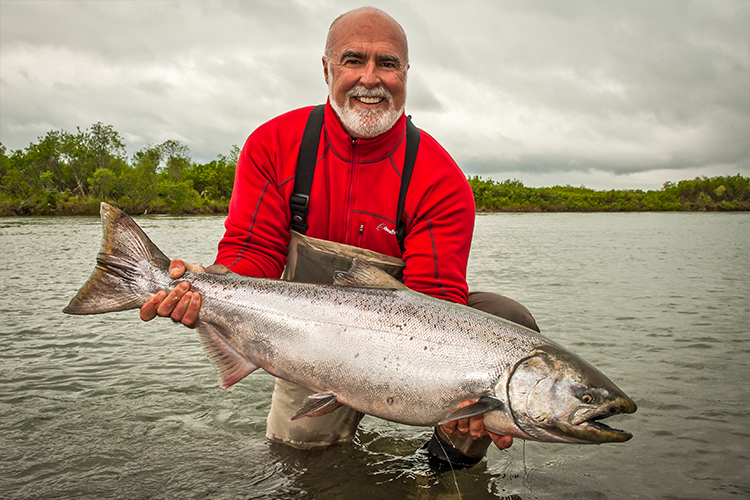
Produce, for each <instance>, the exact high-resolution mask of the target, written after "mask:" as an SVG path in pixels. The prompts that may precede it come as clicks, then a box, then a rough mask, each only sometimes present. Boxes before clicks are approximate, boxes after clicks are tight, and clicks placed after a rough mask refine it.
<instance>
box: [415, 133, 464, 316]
mask: <svg viewBox="0 0 750 500" xmlns="http://www.w3.org/2000/svg"><path fill="white" fill-rule="evenodd" d="M422 137H423V140H422V144H420V148H419V153H418V157H417V163H416V165H415V171H414V175H413V176H412V183H413V184H412V185H410V186H409V191H408V194H407V203H406V208H407V216H408V217H409V220H408V222H407V234H406V238H405V240H404V247H405V252H404V254H403V260H404V262H405V263H406V269H405V270H404V284H405V285H406V286H408V287H409V288H411V289H413V290H416V291H418V292H422V293H425V294H427V295H430V296H433V297H436V298H440V299H445V300H450V301H452V302H457V303H459V304H464V305H465V304H466V300H467V298H468V293H469V290H468V288H469V287H468V285H467V283H466V267H467V264H468V260H469V250H470V248H471V240H472V235H473V232H474V216H475V205H474V195H473V193H472V191H471V187H470V186H469V183H468V181H467V180H466V177H465V176H464V174H463V172H461V170H460V169H459V167H458V165H456V163H455V162H454V161H453V159H452V158H451V157H450V156H449V155H448V153H447V152H445V150H443V148H442V147H441V146H440V145H439V144H437V142H435V140H434V139H432V138H431V137H430V136H429V135H427V134H426V133H424V132H422ZM423 145H424V146H423ZM415 180H416V184H414V181H415Z"/></svg>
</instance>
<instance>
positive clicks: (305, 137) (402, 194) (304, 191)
mask: <svg viewBox="0 0 750 500" xmlns="http://www.w3.org/2000/svg"><path fill="white" fill-rule="evenodd" d="M324 117H325V104H319V105H318V106H315V107H314V108H313V110H312V111H311V112H310V116H309V117H308V119H307V124H306V125H305V131H304V133H303V134H302V144H301V145H300V148H299V159H298V160H297V173H296V175H295V179H294V192H293V193H292V196H291V197H290V198H289V208H290V209H291V212H292V220H291V226H292V229H294V230H295V231H297V232H298V233H301V234H306V233H307V228H308V227H309V226H308V224H307V214H308V213H309V211H310V191H311V190H312V181H313V175H314V174H315V162H316V160H317V156H318V145H319V144H320V133H321V130H322V128H323V118H324ZM419 139H420V132H419V129H418V128H417V127H416V126H414V124H413V123H412V122H411V117H408V118H407V120H406V154H405V155H404V169H403V171H402V173H401V189H400V191H399V195H398V207H397V210H396V238H397V239H398V245H399V247H401V253H403V252H404V251H405V248H404V239H405V238H406V223H404V222H403V221H402V220H401V216H402V214H403V212H404V203H405V201H406V192H407V190H408V189H409V182H410V181H411V174H412V172H413V171H414V163H415V161H416V159H417V150H418V149H419Z"/></svg>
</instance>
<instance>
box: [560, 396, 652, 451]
mask: <svg viewBox="0 0 750 500" xmlns="http://www.w3.org/2000/svg"><path fill="white" fill-rule="evenodd" d="M636 409H637V406H636V404H635V403H634V402H633V401H632V400H631V399H630V398H627V397H625V398H618V399H617V400H616V401H614V402H613V403H612V404H610V405H607V406H606V407H603V408H598V409H594V408H587V407H582V408H580V409H579V410H577V411H575V412H574V413H573V414H572V415H571V418H570V420H569V421H568V422H567V423H566V424H564V425H561V426H560V430H563V431H564V432H566V433H568V434H571V435H573V436H575V437H577V438H578V439H582V440H585V441H586V442H589V443H622V442H625V441H628V440H629V439H630V438H632V437H633V435H632V434H631V433H630V432H628V431H624V430H622V429H616V428H614V427H610V426H609V425H607V424H605V423H603V422H602V420H604V419H605V418H608V417H611V416H614V415H620V414H622V413H634V412H635V411H636Z"/></svg>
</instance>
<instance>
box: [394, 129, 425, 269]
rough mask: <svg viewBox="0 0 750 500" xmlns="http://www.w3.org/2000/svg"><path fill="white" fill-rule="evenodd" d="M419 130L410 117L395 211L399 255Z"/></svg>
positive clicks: (402, 244)
mask: <svg viewBox="0 0 750 500" xmlns="http://www.w3.org/2000/svg"><path fill="white" fill-rule="evenodd" d="M420 137H421V134H420V133H419V129H418V128H417V127H416V126H415V125H414V124H413V123H412V122H411V116H409V117H408V118H407V119H406V155H405V156H404V170H403V171H402V172H401V190H400V191H399V193H398V209H397V210H396V239H398V246H400V247H401V253H402V254H403V253H404V252H405V251H406V248H405V247H404V239H406V223H405V222H404V221H402V220H401V215H403V213H404V203H406V191H407V190H408V189H409V183H410V182H411V173H412V172H413V171H414V163H415V162H416V161H417V150H418V149H419V138H420Z"/></svg>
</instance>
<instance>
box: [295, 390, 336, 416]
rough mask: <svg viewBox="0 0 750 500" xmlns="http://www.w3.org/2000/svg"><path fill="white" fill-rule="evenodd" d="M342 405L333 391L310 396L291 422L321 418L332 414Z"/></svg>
mask: <svg viewBox="0 0 750 500" xmlns="http://www.w3.org/2000/svg"><path fill="white" fill-rule="evenodd" d="M341 405H342V404H341V403H339V400H338V398H337V397H336V395H335V394H334V393H332V392H331V391H326V392H317V393H315V394H310V395H309V396H307V397H306V398H305V400H304V401H303V402H302V406H300V407H299V410H297V413H295V414H294V415H292V418H291V419H290V420H297V419H300V418H303V417H320V416H322V415H325V414H326V413H331V412H332V411H333V410H335V409H336V408H338V407H339V406H341Z"/></svg>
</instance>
